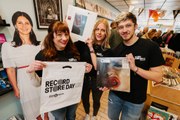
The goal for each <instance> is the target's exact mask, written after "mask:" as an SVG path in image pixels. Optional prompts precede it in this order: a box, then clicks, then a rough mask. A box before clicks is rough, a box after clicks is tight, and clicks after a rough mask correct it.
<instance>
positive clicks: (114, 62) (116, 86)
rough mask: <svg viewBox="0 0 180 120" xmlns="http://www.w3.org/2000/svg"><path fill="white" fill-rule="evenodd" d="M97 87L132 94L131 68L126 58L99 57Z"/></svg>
mask: <svg viewBox="0 0 180 120" xmlns="http://www.w3.org/2000/svg"><path fill="white" fill-rule="evenodd" d="M97 86H98V87H107V88H109V89H112V90H116V91H124V92H130V68H129V63H128V61H127V60H126V58H125V57H98V58H97Z"/></svg>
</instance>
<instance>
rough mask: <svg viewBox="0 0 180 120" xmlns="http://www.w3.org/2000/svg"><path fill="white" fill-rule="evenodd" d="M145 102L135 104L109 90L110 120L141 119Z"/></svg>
mask: <svg viewBox="0 0 180 120" xmlns="http://www.w3.org/2000/svg"><path fill="white" fill-rule="evenodd" d="M143 107H144V103H142V104H134V103H131V102H127V101H125V100H122V99H120V98H119V97H118V96H117V95H116V94H114V93H113V92H112V91H110V92H109V99H108V117H109V119H110V120H119V115H120V113H121V120H139V118H140V116H141V112H142V109H143Z"/></svg>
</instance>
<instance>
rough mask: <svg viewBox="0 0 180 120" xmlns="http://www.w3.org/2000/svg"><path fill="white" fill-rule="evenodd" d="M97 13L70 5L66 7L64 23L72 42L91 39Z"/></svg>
mask: <svg viewBox="0 0 180 120" xmlns="http://www.w3.org/2000/svg"><path fill="white" fill-rule="evenodd" d="M96 18H97V13H95V12H91V11H88V10H85V9H82V8H79V7H74V6H72V5H69V6H68V12H67V17H66V21H67V24H68V26H69V29H70V32H71V37H72V40H73V42H75V41H78V40H80V41H83V42H84V41H86V40H87V38H89V37H91V34H92V30H93V26H94V24H95V22H96Z"/></svg>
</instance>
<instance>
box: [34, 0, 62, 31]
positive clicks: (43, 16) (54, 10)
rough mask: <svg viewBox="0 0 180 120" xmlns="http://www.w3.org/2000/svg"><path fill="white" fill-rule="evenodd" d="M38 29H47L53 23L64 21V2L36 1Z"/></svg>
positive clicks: (55, 0)
mask: <svg viewBox="0 0 180 120" xmlns="http://www.w3.org/2000/svg"><path fill="white" fill-rule="evenodd" d="M34 8H35V14H36V21H37V28H38V29H47V28H48V27H49V25H50V24H51V22H53V21H56V20H59V21H61V20H62V16H63V15H62V0H34Z"/></svg>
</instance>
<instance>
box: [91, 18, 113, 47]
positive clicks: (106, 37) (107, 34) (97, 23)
mask: <svg viewBox="0 0 180 120" xmlns="http://www.w3.org/2000/svg"><path fill="white" fill-rule="evenodd" d="M101 23H103V24H104V25H105V27H106V36H105V39H104V41H103V43H102V44H101V47H102V49H103V50H105V49H108V48H110V45H109V36H110V28H109V23H108V21H107V20H106V19H99V20H98V21H97V22H96V24H95V25H94V28H93V32H92V39H93V44H96V43H97V39H96V37H95V31H96V28H97V26H98V25H99V24H101Z"/></svg>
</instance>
